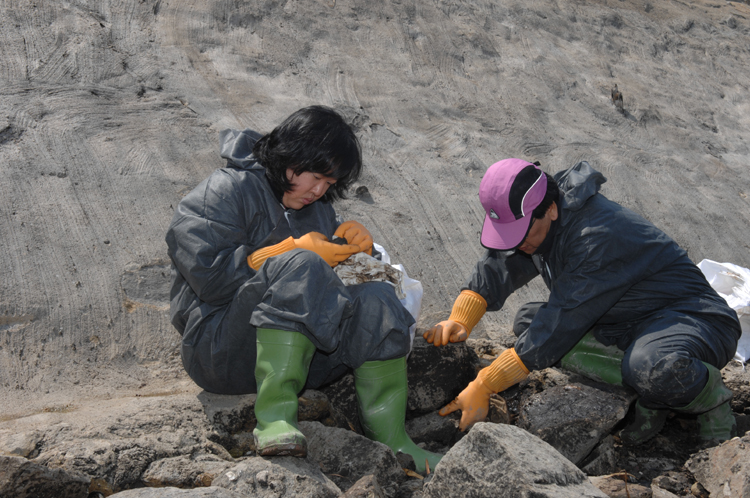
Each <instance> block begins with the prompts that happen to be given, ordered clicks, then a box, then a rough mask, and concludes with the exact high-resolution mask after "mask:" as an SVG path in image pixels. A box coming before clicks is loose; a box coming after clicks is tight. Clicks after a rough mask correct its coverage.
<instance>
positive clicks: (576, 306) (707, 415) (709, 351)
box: [424, 159, 741, 444]
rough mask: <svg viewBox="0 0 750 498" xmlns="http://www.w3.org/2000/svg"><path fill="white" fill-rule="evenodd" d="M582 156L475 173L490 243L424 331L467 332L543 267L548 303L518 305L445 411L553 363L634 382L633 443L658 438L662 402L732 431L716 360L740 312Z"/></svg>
mask: <svg viewBox="0 0 750 498" xmlns="http://www.w3.org/2000/svg"><path fill="white" fill-rule="evenodd" d="M604 182H605V179H604V176H602V174H601V173H599V172H598V171H596V170H594V169H593V168H592V167H591V166H590V165H589V164H588V163H587V162H580V163H578V164H577V165H575V166H573V167H572V168H570V169H568V170H566V171H563V172H561V173H558V174H557V175H555V177H552V176H550V175H548V174H546V173H544V172H543V171H541V170H540V169H539V168H537V166H536V165H534V164H531V163H528V162H526V161H522V160H520V159H505V160H503V161H500V162H498V163H496V164H494V165H492V166H491V167H490V168H489V169H488V170H487V173H486V174H485V176H484V178H483V179H482V182H481V186H480V188H479V197H480V200H481V202H482V206H483V207H484V209H485V211H486V217H485V220H484V225H483V228H482V235H481V239H480V242H481V244H482V245H483V246H484V247H485V248H487V251H486V253H485V255H484V257H483V258H482V259H481V260H479V261H478V262H477V264H476V266H475V268H474V271H473V273H472V274H471V276H470V277H469V278H468V280H467V282H466V285H465V286H464V288H463V289H462V291H461V293H460V294H459V296H458V298H457V299H456V301H455V303H454V306H453V311H452V313H451V316H450V317H449V318H448V320H446V321H444V322H441V323H439V324H437V325H435V326H434V327H433V328H431V329H430V330H428V331H427V332H425V334H424V337H425V339H426V340H427V341H429V342H431V343H433V344H434V345H436V346H442V345H444V344H446V343H448V342H457V341H463V340H466V338H467V337H468V335H469V333H470V332H471V329H472V328H473V327H474V325H476V324H477V323H478V322H479V320H480V319H481V317H482V316H483V315H484V313H485V312H486V311H495V310H499V309H501V308H502V307H503V306H504V304H505V301H506V299H507V298H508V296H510V295H511V294H512V293H513V292H515V291H516V290H518V289H519V288H521V287H523V286H524V285H526V284H527V283H528V282H529V281H530V280H531V279H532V278H535V277H536V276H538V275H541V277H542V279H543V280H544V282H545V284H546V285H547V287H548V288H549V290H550V295H549V299H548V300H547V302H544V303H528V304H526V305H525V306H523V307H521V309H520V310H519V311H518V313H517V314H516V319H515V323H514V332H515V334H516V336H517V337H518V339H517V341H516V344H515V346H514V347H513V348H510V349H508V350H506V351H505V352H503V353H502V354H501V355H500V356H499V357H498V358H497V359H496V360H495V361H494V362H493V363H492V365H490V366H488V367H486V368H485V369H483V370H482V371H480V372H479V375H478V376H477V379H476V380H474V381H473V382H472V383H471V384H469V386H468V387H467V388H466V389H465V390H464V391H463V392H461V394H459V396H458V398H456V400H455V401H453V402H452V403H451V404H449V405H448V406H446V407H445V408H443V410H441V414H442V415H445V414H448V413H451V412H453V411H455V410H459V409H460V410H461V411H462V415H461V425H460V427H461V428H462V429H465V428H467V427H469V426H471V425H472V424H474V423H475V422H477V421H480V420H483V419H484V417H485V416H486V414H487V404H488V400H489V397H490V395H491V394H492V393H495V392H500V391H503V390H505V389H507V388H509V387H511V386H513V385H514V384H516V383H518V382H520V381H521V380H523V379H524V378H526V376H527V375H528V374H529V371H531V370H540V369H543V368H547V367H550V366H553V365H558V364H559V365H561V366H562V367H564V368H567V369H570V370H574V371H577V372H579V373H581V374H583V375H587V376H588V377H591V378H594V379H596V380H601V381H605V382H610V383H614V384H621V385H626V386H629V387H631V388H632V389H634V390H635V392H636V393H638V396H639V398H638V402H637V404H636V410H635V413H636V416H635V419H634V420H633V422H632V423H631V424H630V425H629V426H627V427H626V428H625V429H623V431H622V432H621V433H620V437H621V438H622V440H623V441H624V442H625V443H627V444H638V443H642V442H645V441H647V440H649V439H650V438H651V437H653V436H655V435H656V434H657V433H658V432H659V431H660V430H661V428H662V427H663V425H664V422H665V420H666V419H667V415H668V413H669V411H670V410H672V411H676V412H680V413H688V414H695V415H697V416H698V417H697V419H698V426H699V431H700V434H699V436H700V437H701V438H702V439H705V440H726V439H729V438H730V437H732V435H733V433H734V430H735V420H734V416H733V414H732V409H731V407H730V404H729V401H730V399H731V397H732V392H731V391H730V390H729V389H728V388H727V387H726V386H725V385H724V384H723V382H722V380H721V372H720V369H721V368H722V367H724V365H726V364H727V362H729V360H730V359H731V358H732V356H734V353H735V351H736V349H737V341H738V339H739V337H740V334H741V330H740V324H739V321H738V320H737V314H736V313H735V312H734V311H733V310H732V309H731V308H729V306H728V305H727V303H726V301H725V300H724V299H722V298H721V297H720V296H719V295H718V294H717V293H716V291H714V290H713V289H712V288H711V286H710V285H709V283H708V282H707V281H706V279H705V277H704V276H703V274H702V273H701V271H700V270H699V269H698V268H697V267H696V266H695V265H694V264H693V262H692V261H690V259H689V258H688V256H687V253H686V252H685V250H684V249H682V248H681V247H680V246H678V245H677V244H676V243H675V242H674V241H673V240H672V239H671V238H669V237H668V236H667V235H666V234H665V233H664V232H662V231H661V230H659V229H658V228H656V227H655V226H654V225H653V224H651V223H650V222H648V221H647V220H645V219H643V218H642V217H640V216H638V215H636V214H635V213H633V212H632V211H630V210H628V209H625V208H624V207H622V206H620V205H619V204H616V203H614V202H612V201H610V200H609V199H607V198H606V197H604V196H603V195H602V194H600V193H599V187H600V185H601V184H602V183H604Z"/></svg>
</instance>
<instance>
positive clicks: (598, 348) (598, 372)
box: [560, 332, 625, 386]
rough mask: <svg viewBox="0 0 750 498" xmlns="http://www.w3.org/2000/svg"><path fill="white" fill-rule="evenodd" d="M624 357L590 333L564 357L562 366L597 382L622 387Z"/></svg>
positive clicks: (617, 350)
mask: <svg viewBox="0 0 750 498" xmlns="http://www.w3.org/2000/svg"><path fill="white" fill-rule="evenodd" d="M624 355H625V353H624V352H623V351H621V350H620V349H619V348H617V347H616V346H605V345H604V344H602V343H601V342H599V341H597V340H596V339H594V334H592V333H591V332H589V333H587V334H586V335H585V336H583V338H582V339H581V340H580V341H578V343H577V344H576V345H575V346H573V349H571V350H570V351H568V354H566V355H565V356H563V358H562V360H560V366H561V367H562V368H564V369H566V370H570V371H571V372H575V373H578V374H581V375H583V376H585V377H588V378H589V379H592V380H595V381H597V382H605V383H607V384H616V385H620V386H621V385H622V358H623V356H624Z"/></svg>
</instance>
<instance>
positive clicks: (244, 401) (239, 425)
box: [198, 391, 257, 434]
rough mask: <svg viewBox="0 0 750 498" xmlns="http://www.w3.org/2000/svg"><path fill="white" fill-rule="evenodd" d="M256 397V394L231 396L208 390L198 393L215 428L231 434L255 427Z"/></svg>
mask: <svg viewBox="0 0 750 498" xmlns="http://www.w3.org/2000/svg"><path fill="white" fill-rule="evenodd" d="M255 398H256V395H255V394H245V395H233V396H230V395H227V394H214V393H210V392H208V391H202V392H201V393H200V394H199V395H198V400H199V401H200V402H201V404H202V405H203V410H204V411H205V413H206V417H208V421H209V423H210V424H212V425H213V427H214V428H215V429H217V430H219V431H223V432H227V433H230V434H231V433H235V432H240V431H242V430H246V431H252V430H253V429H254V428H255V424H256V423H257V421H256V420H255Z"/></svg>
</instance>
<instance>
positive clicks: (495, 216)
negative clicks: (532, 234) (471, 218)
mask: <svg viewBox="0 0 750 498" xmlns="http://www.w3.org/2000/svg"><path fill="white" fill-rule="evenodd" d="M546 193H547V176H546V175H545V174H544V172H543V171H542V170H540V169H539V168H537V167H536V166H535V165H533V164H531V163H530V162H527V161H524V160H522V159H503V160H502V161H500V162H497V163H495V164H493V165H492V166H490V167H489V169H488V170H487V172H486V173H485V174H484V178H482V183H481V184H480V185H479V200H480V201H481V202H482V206H483V207H484V210H485V212H486V213H487V216H486V217H485V219H484V226H483V227H482V236H481V238H480V241H481V243H482V245H483V246H484V247H486V248H488V249H500V250H509V249H513V248H515V247H518V245H520V244H521V242H523V239H525V238H526V235H527V234H528V232H529V228H530V227H531V213H532V211H534V208H536V207H537V206H538V205H539V204H541V202H542V200H544V196H545V194H546Z"/></svg>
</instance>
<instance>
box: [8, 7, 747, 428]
mask: <svg viewBox="0 0 750 498" xmlns="http://www.w3.org/2000/svg"><path fill="white" fill-rule="evenodd" d="M0 20H1V21H0V22H1V23H2V29H1V30H0V46H1V47H2V54H3V57H0V81H1V82H2V85H0V95H1V96H2V99H0V190H1V191H2V195H0V258H1V260H2V261H3V264H2V265H0V420H5V421H9V422H11V423H12V421H13V420H17V419H18V418H19V417H30V418H28V419H27V421H29V420H31V421H33V420H35V419H34V416H35V414H41V415H42V418H40V419H39V420H40V421H41V420H43V419H44V417H43V415H44V414H45V413H46V414H49V413H65V412H70V413H72V414H73V415H74V416H75V415H76V414H78V416H80V417H85V416H86V415H85V414H86V413H89V412H87V411H86V410H88V409H91V408H92V407H97V406H101V407H102V409H104V408H105V407H108V408H107V409H112V407H113V406H118V403H119V404H120V405H124V404H127V403H128V402H129V401H128V400H132V397H133V396H149V397H150V396H160V395H169V394H176V393H196V392H197V391H196V390H195V387H194V386H193V385H192V383H191V382H190V381H189V379H187V378H186V376H185V375H184V373H183V372H182V369H181V365H180V361H179V352H178V339H179V337H178V335H177V333H176V332H175V331H174V330H173V329H172V327H171V324H170V323H169V317H168V283H169V264H168V261H167V259H166V245H165V243H164V241H163V240H164V232H165V230H166V227H167V225H168V223H169V221H170V219H171V216H172V212H173V209H174V207H175V206H176V204H177V203H178V202H179V200H180V199H181V197H182V196H183V195H184V194H185V193H186V192H188V191H189V190H190V189H192V188H193V187H194V186H195V185H197V184H198V183H199V182H200V181H201V180H202V179H203V178H204V177H206V176H207V175H208V174H209V173H210V172H211V171H212V170H213V169H215V168H217V167H221V166H222V161H221V160H220V159H219V157H218V154H217V134H218V131H219V130H221V129H223V128H226V127H236V128H244V127H249V128H253V129H255V130H258V131H261V132H267V131H270V130H271V129H272V128H273V127H274V126H275V125H276V124H277V123H278V122H280V121H281V120H282V119H283V118H284V117H286V116H287V115H288V114H290V113H291V112H293V111H294V110H296V109H298V108H299V107H302V106H305V105H310V104H325V105H330V106H333V107H335V108H337V109H338V110H340V111H341V112H342V113H344V114H345V115H346V116H347V117H348V119H349V120H351V122H352V124H353V125H354V126H356V128H357V130H358V135H359V136H360V138H361V141H362V144H363V149H364V158H365V163H366V169H365V173H364V175H363V177H362V178H361V181H360V183H359V184H358V185H357V186H356V187H360V188H359V189H358V190H355V189H353V191H352V194H351V196H350V199H349V200H347V201H344V202H341V203H340V204H339V205H338V207H337V209H338V211H339V212H340V213H341V214H342V216H344V218H353V219H357V220H359V221H361V222H362V223H363V224H365V225H366V226H367V227H369V229H370V230H371V231H372V233H373V235H374V236H375V239H376V241H378V242H379V243H381V244H382V245H383V246H385V247H386V248H387V249H388V250H389V252H390V253H391V256H392V259H393V260H394V261H395V262H397V263H402V264H404V265H405V267H406V268H407V271H408V272H409V274H410V276H412V277H414V278H417V279H419V280H421V282H422V284H423V286H424V289H425V296H424V301H423V308H422V317H421V320H420V322H419V323H420V328H424V327H425V326H429V325H431V324H432V323H434V322H436V321H438V320H440V319H443V318H444V317H446V316H447V314H448V312H449V309H450V306H451V303H452V302H453V299H454V297H455V295H456V294H457V292H458V290H459V287H460V285H461V284H462V283H463V281H464V279H465V277H466V275H467V274H468V272H469V271H470V270H471V268H472V266H473V265H474V263H475V262H476V259H477V257H478V256H479V255H480V254H481V252H482V249H481V247H480V246H479V244H478V234H479V230H480V227H481V220H482V217H483V211H482V208H481V205H480V204H479V202H478V199H477V197H476V193H477V189H478V185H479V182H480V179H481V177H482V174H483V172H484V171H485V170H486V168H487V167H488V166H489V165H491V164H492V163H494V162H496V161H497V160H499V159H502V158H506V157H522V158H525V159H528V160H532V161H533V160H539V161H541V163H542V165H543V167H544V168H545V169H546V170H547V171H549V172H556V171H559V170H561V169H564V168H566V167H568V166H570V165H572V164H574V163H575V162H577V161H579V160H588V161H589V162H590V163H591V164H592V165H593V166H594V167H595V168H597V169H599V170H600V171H602V172H603V173H604V174H605V176H606V177H607V178H608V179H609V181H608V183H606V184H605V185H604V189H603V191H604V193H605V195H607V196H609V197H610V198H612V199H614V200H616V201H618V202H620V203H622V204H623V205H625V206H627V207H629V208H631V209H634V210H635V211H636V212H638V213H640V214H642V215H644V216H645V217H646V218H648V219H650V220H652V221H653V222H655V223H656V224H657V225H659V226H660V227H661V228H663V229H664V230H665V231H666V232H667V233H668V234H669V235H671V236H672V237H674V238H675V239H676V240H677V241H678V242H679V243H680V244H681V245H683V246H684V247H685V248H687V249H688V250H689V253H690V255H691V257H692V258H693V260H694V261H696V262H698V261H700V260H702V259H704V258H709V259H713V260H716V261H729V262H732V263H735V264H738V265H740V266H744V267H750V251H748V249H749V248H750V231H749V230H748V229H747V227H748V224H749V222H750V202H749V201H748V195H750V187H749V185H750V169H748V168H747V158H748V155H750V93H749V92H748V82H749V81H750V62H748V61H750V48H749V47H750V43H748V42H749V41H750V7H749V6H748V5H747V4H745V3H740V2H726V1H724V0H695V1H686V2H677V1H675V2H649V1H643V0H637V1H636V0H622V1H621V0H591V1H576V0H567V1H555V0H532V1H527V0H524V1H521V0H508V1H502V2H491V1H473V0H472V1H469V0H465V1H450V0H446V1H436V2H426V1H415V0H403V1H395V0H394V1H387V2H367V1H363V0H310V1H295V0H289V1H273V0H269V1H262V2H261V1H248V2H239V1H230V0H185V1H179V2H177V1H167V0H109V1H107V0H104V1H90V0H89V1H86V0H79V1H63V2H54V1H51V0H37V1H31V0H17V1H14V0H5V1H2V2H0ZM615 84H617V85H618V88H619V90H620V91H621V92H622V94H623V96H624V100H623V102H624V106H623V110H622V112H620V111H619V110H618V109H617V108H616V107H615V106H614V105H613V103H612V102H611V100H610V91H611V89H612V87H613V86H614V85H615ZM545 294H546V293H545V290H544V288H543V284H542V283H541V282H534V283H532V285H530V286H529V287H528V288H527V289H524V290H523V291H521V292H519V293H518V294H517V295H516V296H513V297H512V298H511V299H509V301H508V304H507V305H506V307H505V308H504V309H503V310H502V311H500V312H497V313H494V314H490V315H488V316H487V317H485V318H484V319H483V321H482V324H481V325H480V327H479V328H478V329H477V330H476V331H475V333H474V337H475V338H482V337H484V338H488V339H490V340H491V341H494V342H497V343H504V342H507V341H509V340H510V339H509V333H508V330H509V324H510V319H511V317H512V316H513V314H514V312H515V309H516V307H517V306H518V305H519V304H520V303H523V302H525V301H528V300H532V299H535V300H539V299H543V298H544V297H545ZM84 408H86V409H84ZM24 423H26V422H24Z"/></svg>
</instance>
